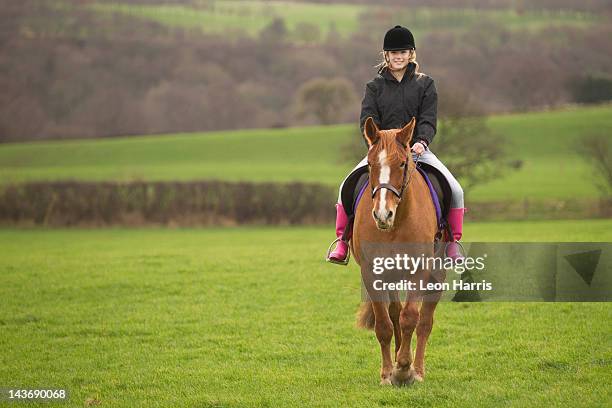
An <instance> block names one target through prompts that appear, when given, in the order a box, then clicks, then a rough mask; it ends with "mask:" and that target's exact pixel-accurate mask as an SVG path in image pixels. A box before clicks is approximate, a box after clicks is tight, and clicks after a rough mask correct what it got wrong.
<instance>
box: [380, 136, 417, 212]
mask: <svg viewBox="0 0 612 408" xmlns="http://www.w3.org/2000/svg"><path fill="white" fill-rule="evenodd" d="M396 142H397V143H398V144H399V145H400V146H402V147H403V148H404V149H406V148H407V147H406V146H404V145H403V144H402V143H400V142H399V141H398V140H396ZM408 154H411V152H410V150H408ZM420 157H421V156H420V155H419V156H417V159H416V160H415V162H414V168H412V169H411V170H410V172H408V164H409V162H408V157H406V160H405V161H404V175H403V177H402V186H401V187H400V189H399V190H398V189H397V188H396V187H395V186H394V185H392V184H390V183H380V184H378V185H377V186H374V185H373V184H372V183H370V184H371V185H372V198H374V196H375V195H376V193H377V192H379V191H380V190H382V189H383V188H386V189H387V190H389V191H391V192H392V193H393V194H395V195H396V196H397V198H398V199H399V201H402V196H403V194H404V190H405V189H406V186H408V184H410V179H411V178H412V173H414V171H415V170H416V166H417V163H418V162H419V159H420Z"/></svg>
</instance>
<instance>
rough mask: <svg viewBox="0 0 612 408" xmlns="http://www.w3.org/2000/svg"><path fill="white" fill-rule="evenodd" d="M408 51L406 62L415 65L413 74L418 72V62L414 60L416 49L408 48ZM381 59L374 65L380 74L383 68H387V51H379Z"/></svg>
mask: <svg viewBox="0 0 612 408" xmlns="http://www.w3.org/2000/svg"><path fill="white" fill-rule="evenodd" d="M408 52H409V53H410V54H409V55H408V63H410V62H412V63H414V64H415V65H416V68H415V70H414V72H415V74H416V73H418V72H419V63H418V62H417V60H416V50H408ZM380 54H381V55H382V61H381V62H380V63H379V64H376V65H375V66H374V67H375V68H378V73H379V74H380V73H381V72H382V71H383V70H384V69H385V68H389V51H381V52H380Z"/></svg>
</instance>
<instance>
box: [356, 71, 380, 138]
mask: <svg viewBox="0 0 612 408" xmlns="http://www.w3.org/2000/svg"><path fill="white" fill-rule="evenodd" d="M370 116H371V117H372V119H374V123H376V126H378V127H380V114H379V111H378V104H377V103H376V85H375V84H374V81H370V82H368V83H367V84H366V90H365V95H364V97H363V100H362V101H361V114H360V115H359V128H360V129H361V135H362V136H363V127H364V125H365V121H366V120H367V119H368V117H370ZM363 141H364V143H365V144H366V147H367V145H368V144H367V142H366V141H365V137H364V139H363Z"/></svg>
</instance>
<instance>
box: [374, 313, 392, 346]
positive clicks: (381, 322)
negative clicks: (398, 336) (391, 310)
mask: <svg viewBox="0 0 612 408" xmlns="http://www.w3.org/2000/svg"><path fill="white" fill-rule="evenodd" d="M374 331H375V332H376V338H377V339H378V342H379V343H380V344H382V345H388V344H391V339H392V338H393V322H392V321H391V318H389V317H387V318H386V319H376V322H375V323H374Z"/></svg>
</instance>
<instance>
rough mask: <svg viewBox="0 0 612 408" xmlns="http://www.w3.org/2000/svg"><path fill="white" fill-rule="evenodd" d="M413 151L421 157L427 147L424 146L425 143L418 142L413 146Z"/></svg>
mask: <svg viewBox="0 0 612 408" xmlns="http://www.w3.org/2000/svg"><path fill="white" fill-rule="evenodd" d="M412 151H413V152H415V153H416V154H417V155H419V156H420V155H422V154H423V152H424V151H425V146H423V143H421V142H416V143H415V144H413V145H412Z"/></svg>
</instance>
